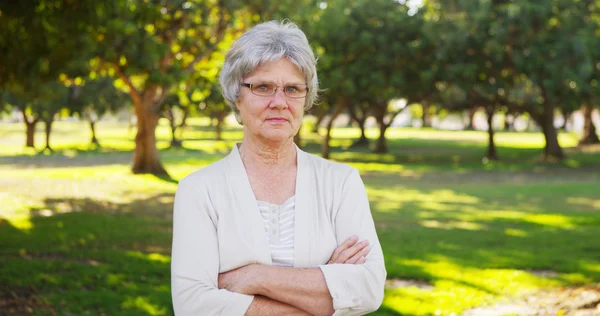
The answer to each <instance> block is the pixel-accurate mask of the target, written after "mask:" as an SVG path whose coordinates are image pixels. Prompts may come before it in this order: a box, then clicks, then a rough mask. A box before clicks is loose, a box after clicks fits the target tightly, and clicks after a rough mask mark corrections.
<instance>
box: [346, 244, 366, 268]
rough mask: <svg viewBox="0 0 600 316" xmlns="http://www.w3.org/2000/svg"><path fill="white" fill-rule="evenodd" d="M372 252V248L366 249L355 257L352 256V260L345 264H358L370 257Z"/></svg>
mask: <svg viewBox="0 0 600 316" xmlns="http://www.w3.org/2000/svg"><path fill="white" fill-rule="evenodd" d="M370 251H371V248H370V247H364V248H363V249H362V250H361V251H359V252H357V253H356V254H355V255H354V256H352V258H350V259H348V260H346V262H345V263H349V264H356V263H358V260H360V259H361V258H363V257H365V256H366V255H368V254H369V252H370Z"/></svg>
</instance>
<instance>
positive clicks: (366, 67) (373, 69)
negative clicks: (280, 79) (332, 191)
mask: <svg viewBox="0 0 600 316" xmlns="http://www.w3.org/2000/svg"><path fill="white" fill-rule="evenodd" d="M419 19H420V17H419V16H418V15H414V16H409V15H408V7H407V6H406V5H404V4H401V3H398V2H396V1H391V0H376V1H364V0H360V1H352V2H350V3H348V2H345V1H331V2H328V3H327V7H326V8H325V9H324V10H323V14H322V16H320V17H319V19H318V23H317V25H316V27H315V28H314V32H315V33H314V34H312V37H313V39H314V40H315V41H316V42H317V45H318V47H317V49H316V50H317V52H318V53H319V55H320V58H319V62H320V64H319V72H320V77H321V82H322V83H323V88H325V92H324V93H325V94H326V95H327V96H326V97H327V99H328V103H329V104H332V105H335V107H334V109H333V110H332V113H333V114H332V115H331V118H330V121H329V123H328V126H327V127H328V131H327V133H326V135H325V136H324V141H323V150H322V152H323V156H324V157H327V156H328V154H329V139H330V133H329V129H330V128H331V123H332V121H333V119H335V117H336V116H337V115H338V114H339V113H341V112H342V111H343V110H345V109H347V108H348V107H349V106H350V105H351V104H363V105H364V104H368V105H369V113H370V114H371V115H373V116H374V117H375V118H376V119H377V122H378V124H379V126H380V137H379V140H378V141H377V143H376V145H375V149H374V150H375V151H376V152H385V151H386V150H387V148H386V146H385V131H386V130H387V128H388V127H389V126H390V124H391V122H392V121H393V118H394V116H395V115H396V114H398V113H399V112H398V111H389V108H388V103H389V101H390V100H392V99H396V98H400V97H401V87H402V85H403V84H405V83H406V82H407V81H408V78H407V76H406V75H407V72H405V71H403V70H402V67H403V66H406V64H407V63H406V62H405V61H406V60H407V59H408V58H409V57H403V56H404V55H403V53H406V52H407V50H409V48H407V46H409V45H405V44H404V43H411V42H412V41H415V40H417V37H418V35H417V34H418V30H419V23H420V22H419Z"/></svg>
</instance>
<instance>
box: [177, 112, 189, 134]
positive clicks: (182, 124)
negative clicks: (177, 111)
mask: <svg viewBox="0 0 600 316" xmlns="http://www.w3.org/2000/svg"><path fill="white" fill-rule="evenodd" d="M181 110H182V111H183V117H182V118H181V124H179V138H181V139H183V130H184V129H185V127H186V126H187V118H188V116H189V114H190V111H189V110H188V108H187V107H183V108H182V109H181Z"/></svg>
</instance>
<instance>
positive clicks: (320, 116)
mask: <svg viewBox="0 0 600 316" xmlns="http://www.w3.org/2000/svg"><path fill="white" fill-rule="evenodd" d="M326 114H327V112H325V111H321V112H320V113H319V114H318V115H317V122H315V126H313V128H312V131H311V132H312V133H313V134H319V126H320V125H321V122H323V118H324V117H325V115H326Z"/></svg>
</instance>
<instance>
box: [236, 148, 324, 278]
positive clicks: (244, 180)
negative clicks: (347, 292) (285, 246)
mask: <svg viewBox="0 0 600 316" xmlns="http://www.w3.org/2000/svg"><path fill="white" fill-rule="evenodd" d="M294 146H296V145H295V144H294ZM296 157H297V170H296V194H295V203H296V206H295V220H294V222H295V229H294V253H295V254H298V253H302V254H303V255H301V256H299V255H294V267H306V266H309V264H310V261H311V257H312V256H311V254H310V248H311V247H310V243H311V236H310V235H309V234H310V224H311V218H312V216H311V215H312V213H311V211H310V210H309V209H308V207H309V192H310V191H309V189H310V184H309V174H310V173H309V161H308V154H307V153H306V152H304V151H302V150H300V148H298V146H296ZM226 161H227V170H228V177H229V178H230V179H232V180H233V181H232V186H233V190H234V192H235V195H236V196H237V197H238V198H239V200H240V201H241V204H242V205H244V206H247V207H248V208H247V211H248V214H247V215H248V216H247V219H248V224H249V226H250V227H249V229H251V230H252V236H253V240H254V242H253V245H254V247H255V251H256V253H257V255H259V257H260V258H262V259H263V260H264V261H267V262H270V263H271V264H272V260H271V253H270V249H269V243H268V242H267V239H266V237H265V226H264V222H263V219H262V217H261V215H260V210H259V208H258V202H257V201H256V197H255V196H254V192H253V191H252V187H251V186H250V181H249V179H248V174H247V173H246V169H245V167H244V164H243V162H242V158H241V156H240V152H239V148H238V144H237V143H236V144H235V145H234V146H233V150H231V153H230V154H229V155H228V156H227V158H226Z"/></svg>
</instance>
